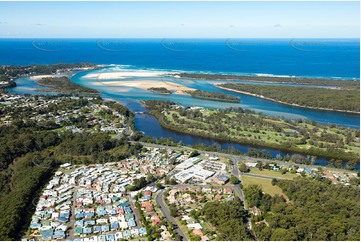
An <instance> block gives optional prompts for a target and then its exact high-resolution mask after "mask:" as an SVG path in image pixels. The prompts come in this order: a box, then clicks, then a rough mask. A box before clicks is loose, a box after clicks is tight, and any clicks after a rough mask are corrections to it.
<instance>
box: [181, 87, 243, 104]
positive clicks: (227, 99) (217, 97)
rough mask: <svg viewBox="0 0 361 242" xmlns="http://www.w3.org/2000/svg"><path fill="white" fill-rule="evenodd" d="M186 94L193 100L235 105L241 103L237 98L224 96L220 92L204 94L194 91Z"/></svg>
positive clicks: (204, 92) (203, 92)
mask: <svg viewBox="0 0 361 242" xmlns="http://www.w3.org/2000/svg"><path fill="white" fill-rule="evenodd" d="M186 93H189V94H190V95H191V96H192V97H195V98H202V99H210V100H216V101H225V102H236V103H238V102H240V101H241V99H240V98H239V97H235V96H232V95H228V94H224V93H221V92H206V91H200V90H196V91H186Z"/></svg>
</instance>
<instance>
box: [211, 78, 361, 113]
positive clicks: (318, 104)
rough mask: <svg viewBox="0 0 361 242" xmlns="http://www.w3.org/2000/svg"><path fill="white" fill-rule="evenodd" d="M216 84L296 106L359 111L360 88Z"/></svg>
mask: <svg viewBox="0 0 361 242" xmlns="http://www.w3.org/2000/svg"><path fill="white" fill-rule="evenodd" d="M217 86H218V87H219V88H222V89H225V90H228V91H234V92H239V93H243V94H247V95H252V96H256V97H259V98H264V99H268V100H270V101H274V102H278V103H282V104H287V105H292V106H297V107H303V108H312V109H321V110H330V111H338V112H351V113H360V90H359V89H358V88H348V89H345V88H342V89H326V88H313V87H295V86H269V85H267V86H263V85H251V84H239V83H237V84H235V83H224V84H218V85H217Z"/></svg>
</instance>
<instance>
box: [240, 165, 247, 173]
mask: <svg viewBox="0 0 361 242" xmlns="http://www.w3.org/2000/svg"><path fill="white" fill-rule="evenodd" d="M239 171H240V172H244V173H247V172H249V168H248V166H247V165H246V164H244V163H241V164H240V165H239Z"/></svg>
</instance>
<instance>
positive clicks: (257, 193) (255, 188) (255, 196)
mask: <svg viewBox="0 0 361 242" xmlns="http://www.w3.org/2000/svg"><path fill="white" fill-rule="evenodd" d="M243 191H244V193H245V196H246V200H247V203H248V206H250V207H253V206H256V207H258V206H259V205H260V204H261V199H262V196H263V193H262V188H261V186H260V185H250V186H248V187H246V188H245V189H243Z"/></svg>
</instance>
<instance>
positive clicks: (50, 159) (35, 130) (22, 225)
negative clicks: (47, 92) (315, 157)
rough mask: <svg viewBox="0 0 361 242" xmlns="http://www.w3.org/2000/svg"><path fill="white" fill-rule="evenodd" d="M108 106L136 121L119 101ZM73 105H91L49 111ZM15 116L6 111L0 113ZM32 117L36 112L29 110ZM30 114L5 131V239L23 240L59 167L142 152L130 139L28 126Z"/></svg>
mask: <svg viewBox="0 0 361 242" xmlns="http://www.w3.org/2000/svg"><path fill="white" fill-rule="evenodd" d="M49 98H52V97H49ZM98 102H101V100H98ZM107 104H108V106H111V107H112V108H114V109H116V110H118V111H119V112H121V113H122V114H124V115H128V117H129V120H130V121H131V120H132V119H131V117H130V116H131V113H130V112H129V110H127V109H126V108H125V107H124V106H122V105H120V104H117V103H114V102H111V103H107ZM71 105H75V106H77V107H78V105H87V102H86V100H85V102H84V100H82V99H79V100H69V101H66V102H64V103H62V104H59V105H50V106H49V109H51V110H52V111H58V112H61V111H62V110H64V109H65V108H66V109H65V110H67V108H69V107H71ZM10 111H11V110H9V109H5V110H1V113H0V114H1V115H4V114H7V112H10ZM45 111H46V110H44V112H45ZM28 112H31V108H30V107H29V110H28ZM26 113H27V111H26V110H25V111H24V113H19V114H18V115H17V116H15V117H14V120H13V122H12V123H11V125H2V126H0V211H1V212H0V240H19V239H20V236H21V233H22V232H23V231H24V230H26V228H27V227H28V225H29V222H30V217H31V215H32V213H33V212H34V208H35V204H36V203H34V202H33V200H34V199H36V198H38V197H39V193H40V192H41V189H42V188H43V186H44V185H45V184H46V183H47V182H48V179H50V177H51V176H52V174H53V173H54V171H55V170H56V169H57V167H58V166H59V165H60V164H62V163H66V162H71V163H72V164H90V163H104V162H110V161H112V162H114V161H119V160H121V159H124V158H127V157H129V156H131V155H134V154H137V153H138V152H139V151H140V150H141V148H142V146H141V145H140V144H137V143H136V144H134V145H130V144H129V143H128V141H127V139H126V138H125V137H124V138H122V139H114V138H111V136H110V135H109V134H107V133H103V132H95V133H88V132H83V133H72V132H70V131H62V132H57V129H58V128H59V125H58V124H56V123H54V122H51V121H44V122H34V121H33V120H27V121H23V120H22V119H23V118H24V117H23V115H26ZM74 122H76V120H74ZM65 125H67V124H65Z"/></svg>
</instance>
